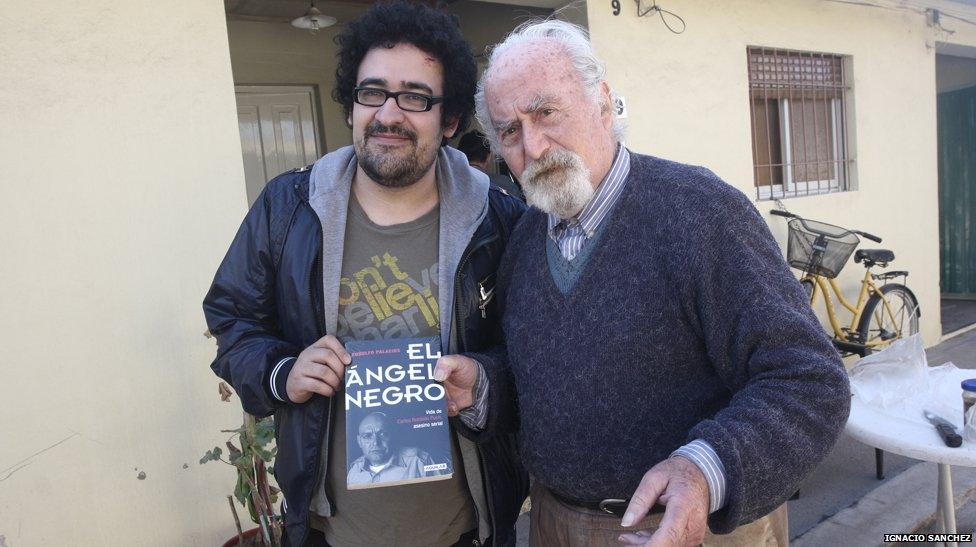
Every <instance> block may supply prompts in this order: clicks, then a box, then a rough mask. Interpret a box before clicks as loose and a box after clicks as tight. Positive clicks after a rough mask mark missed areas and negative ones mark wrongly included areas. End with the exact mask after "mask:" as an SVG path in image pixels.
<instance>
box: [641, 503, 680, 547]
mask: <svg viewBox="0 0 976 547" xmlns="http://www.w3.org/2000/svg"><path fill="white" fill-rule="evenodd" d="M688 518H689V515H688V511H687V510H686V509H685V507H684V505H682V504H678V503H669V504H668V506H667V509H665V511H664V518H662V519H661V525H660V526H659V527H658V529H657V530H656V531H655V532H654V533H653V534H652V535H651V537H650V539H649V540H647V543H646V545H647V547H675V546H684V545H686V544H688V541H687V539H688V537H687V533H688V524H687V523H688Z"/></svg>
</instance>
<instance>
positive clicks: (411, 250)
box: [312, 195, 477, 546]
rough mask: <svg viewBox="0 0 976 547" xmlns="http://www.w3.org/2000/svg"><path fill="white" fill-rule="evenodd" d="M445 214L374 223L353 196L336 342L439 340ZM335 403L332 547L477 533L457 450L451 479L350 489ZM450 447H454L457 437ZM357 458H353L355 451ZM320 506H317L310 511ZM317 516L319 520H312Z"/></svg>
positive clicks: (323, 523) (322, 522)
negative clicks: (440, 241) (439, 273)
mask: <svg viewBox="0 0 976 547" xmlns="http://www.w3.org/2000/svg"><path fill="white" fill-rule="evenodd" d="M439 220H440V210H439V207H436V206H435V207H434V209H433V210H431V211H430V212H429V213H427V214H425V215H423V216H421V217H420V218H418V219H416V220H414V221H411V222H407V223H404V224H396V225H392V226H379V225H377V224H375V223H373V222H372V221H371V220H370V219H369V217H368V216H366V213H365V212H364V211H363V209H362V207H361V206H360V205H359V203H358V202H357V201H356V199H355V197H354V196H352V195H350V199H349V214H348V217H347V220H346V233H345V242H344V245H343V248H344V251H343V257H342V275H341V278H340V280H339V322H338V326H337V332H336V336H337V338H339V339H340V340H341V341H343V342H348V341H350V340H377V339H387V340H389V339H398V338H411V337H428V336H431V337H439V336H440V313H439V309H438V306H437V295H438V290H437V289H438V287H437V248H438V229H439ZM344 396H345V394H344V393H343V392H339V393H338V394H337V395H336V397H334V401H333V403H334V404H333V407H332V417H333V419H332V424H331V425H330V426H329V429H330V430H331V433H330V435H331V438H330V439H329V440H327V441H326V442H328V443H329V463H328V469H327V470H325V469H323V470H322V471H323V472H322V473H321V476H322V481H321V483H320V486H319V491H318V492H317V493H316V497H319V496H321V489H323V488H324V489H325V491H326V492H328V494H329V497H330V498H331V499H332V500H333V501H334V502H335V515H334V516H332V517H330V518H328V519H322V518H314V519H313V525H314V526H315V527H316V528H320V529H322V530H323V531H324V532H325V536H326V540H327V541H328V542H329V544H331V545H336V546H346V545H394V544H396V545H450V544H452V543H454V542H455V541H457V538H458V536H459V535H461V534H463V533H464V532H467V531H469V530H472V529H474V528H475V527H476V526H477V519H476V515H475V511H474V503H473V501H472V500H471V495H470V494H469V493H468V488H467V483H466V479H465V475H464V467H463V466H462V465H460V461H461V460H460V456H459V454H458V448H457V443H456V442H452V446H451V453H452V457H453V458H454V462H455V466H454V476H453V477H452V478H451V479H448V480H442V481H434V482H425V483H419V484H408V485H401V486H392V487H386V488H372V489H366V490H347V489H346V475H347V471H348V465H349V462H347V458H346V442H347V441H348V442H352V443H355V442H356V439H355V438H351V439H346V414H345V411H344V407H343V406H342V405H341V404H338V403H337V401H338V402H341V401H342V400H343V399H342V398H343V397H344ZM452 441H454V439H453V437H452ZM354 452H355V451H354ZM316 507H321V505H320V503H316V500H313V503H312V510H313V511H315V509H316ZM313 517H314V515H313Z"/></svg>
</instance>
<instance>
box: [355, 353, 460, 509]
mask: <svg viewBox="0 0 976 547" xmlns="http://www.w3.org/2000/svg"><path fill="white" fill-rule="evenodd" d="M346 350H347V351H348V352H349V353H350V355H351V356H352V363H350V364H349V366H347V367H346V372H345V399H344V402H345V410H346V462H347V464H348V469H347V470H346V471H347V475H346V487H347V488H349V489H350V490H356V489H362V488H377V487H382V486H395V485H400V484H411V483H417V482H426V481H435V480H444V479H449V478H451V477H452V476H453V475H454V461H453V459H452V457H451V431H450V426H449V424H448V420H447V398H446V392H445V391H444V386H442V385H441V384H440V383H439V382H437V381H435V380H434V365H436V364H437V359H438V358H439V357H440V356H441V351H440V340H439V339H438V338H406V339H402V340H364V341H350V342H348V343H347V344H346Z"/></svg>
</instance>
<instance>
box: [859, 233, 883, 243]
mask: <svg viewBox="0 0 976 547" xmlns="http://www.w3.org/2000/svg"><path fill="white" fill-rule="evenodd" d="M854 233H855V234H858V235H862V236H864V237H866V238H868V239H870V240H871V241H873V242H875V243H881V238H880V237H878V236H875V235H871V234H869V233H867V232H861V231H857V230H855V231H854Z"/></svg>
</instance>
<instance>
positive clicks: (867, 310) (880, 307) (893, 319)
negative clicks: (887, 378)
mask: <svg viewBox="0 0 976 547" xmlns="http://www.w3.org/2000/svg"><path fill="white" fill-rule="evenodd" d="M879 290H880V291H881V294H883V295H884V298H885V300H887V301H888V306H887V307H885V305H884V302H883V301H882V299H881V296H879V295H877V294H872V295H871V298H869V299H868V302H867V304H865V306H864V314H863V315H862V316H861V321H860V323H859V324H858V326H857V332H858V334H860V336H861V342H862V343H864V344H872V343H878V345H877V346H874V347H873V348H872V349H874V350H879V349H882V348H884V347H887V346H888V344H890V343H891V342H893V341H894V340H897V339H899V338H905V337H908V336H911V335H913V334H916V333H918V318H919V317H920V316H921V315H922V314H921V312H920V311H919V308H918V300H917V299H916V298H915V295H914V294H912V291H911V290H909V288H908V287H906V286H904V285H900V284H898V283H892V284H890V285H885V286H883V287H881V289H879Z"/></svg>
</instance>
